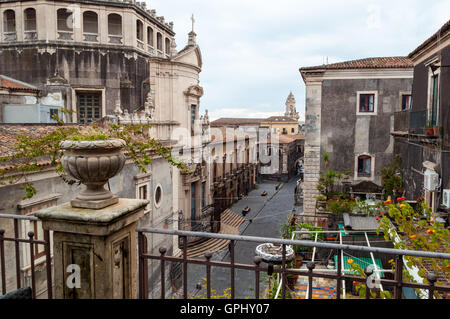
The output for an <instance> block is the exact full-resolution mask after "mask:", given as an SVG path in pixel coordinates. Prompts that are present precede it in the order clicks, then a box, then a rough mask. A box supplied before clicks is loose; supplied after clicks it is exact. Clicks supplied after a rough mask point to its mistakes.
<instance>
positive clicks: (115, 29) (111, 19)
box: [108, 13, 122, 35]
mask: <svg viewBox="0 0 450 319" xmlns="http://www.w3.org/2000/svg"><path fill="white" fill-rule="evenodd" d="M108 34H109V35H122V17H121V16H120V15H118V14H116V13H111V14H110V15H108Z"/></svg>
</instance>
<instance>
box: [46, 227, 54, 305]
mask: <svg viewBox="0 0 450 319" xmlns="http://www.w3.org/2000/svg"><path fill="white" fill-rule="evenodd" d="M44 241H45V262H46V265H45V267H46V270H47V297H48V299H53V280H52V257H51V255H50V232H49V231H48V230H44Z"/></svg>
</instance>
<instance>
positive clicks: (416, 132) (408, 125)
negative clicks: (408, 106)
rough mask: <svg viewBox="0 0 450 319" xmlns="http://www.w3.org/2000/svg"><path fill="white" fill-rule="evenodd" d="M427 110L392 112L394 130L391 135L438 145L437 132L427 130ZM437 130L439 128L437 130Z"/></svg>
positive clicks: (439, 140) (439, 139) (438, 136)
mask: <svg viewBox="0 0 450 319" xmlns="http://www.w3.org/2000/svg"><path fill="white" fill-rule="evenodd" d="M427 113H428V111H427V110H421V111H411V110H406V111H400V112H395V113H394V131H393V132H392V135H394V136H397V137H403V138H407V139H408V140H410V141H413V142H416V143H421V144H433V145H439V144H440V143H441V138H440V135H439V132H433V133H432V134H430V133H431V132H427V128H426V127H427V118H428V114H427ZM437 131H439V130H437Z"/></svg>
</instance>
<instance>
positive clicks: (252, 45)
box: [147, 0, 450, 120]
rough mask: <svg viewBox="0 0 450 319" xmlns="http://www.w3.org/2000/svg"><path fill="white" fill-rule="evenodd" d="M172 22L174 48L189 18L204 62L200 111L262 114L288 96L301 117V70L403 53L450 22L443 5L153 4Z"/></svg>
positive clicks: (280, 109) (277, 108) (414, 0)
mask: <svg viewBox="0 0 450 319" xmlns="http://www.w3.org/2000/svg"><path fill="white" fill-rule="evenodd" d="M147 7H150V8H151V9H156V13H157V14H158V15H162V16H164V17H165V20H166V21H173V22H174V24H175V25H174V29H175V32H176V33H177V35H176V43H177V45H178V47H177V49H178V50H181V49H182V48H183V47H184V46H185V45H186V43H187V34H188V33H189V32H190V31H191V19H190V18H191V14H194V17H195V21H196V22H195V32H196V33H197V43H198V44H199V46H200V49H201V52H202V57H203V70H202V73H201V74H200V85H201V86H202V87H203V88H204V91H205V93H204V96H203V97H202V99H201V113H204V110H205V109H208V111H209V114H210V118H211V119H216V118H220V117H267V116H272V115H279V114H282V113H284V111H285V104H284V103H285V101H286V97H287V96H288V94H289V92H290V91H292V92H293V93H294V95H295V98H296V100H297V111H299V112H300V114H301V120H303V119H304V105H305V86H304V83H303V81H302V79H301V76H300V73H299V71H298V69H299V68H300V67H303V66H312V65H321V64H323V63H324V62H325V61H326V57H328V63H335V62H341V61H346V60H353V59H359V58H366V57H380V56H405V55H408V54H409V53H410V52H411V51H412V50H414V49H415V48H416V47H417V46H419V45H420V44H421V43H422V42H423V41H425V40H426V39H427V38H428V37H430V36H431V35H432V34H433V33H435V32H436V31H437V30H438V29H439V28H440V27H441V26H442V25H443V24H444V23H445V22H446V21H448V20H449V19H450V1H449V0H434V1H433V0H427V1H424V0H406V1H403V0H366V1H361V0H345V1H344V0H277V1H269V0H151V1H147Z"/></svg>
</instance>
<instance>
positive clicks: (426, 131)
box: [425, 127, 434, 136]
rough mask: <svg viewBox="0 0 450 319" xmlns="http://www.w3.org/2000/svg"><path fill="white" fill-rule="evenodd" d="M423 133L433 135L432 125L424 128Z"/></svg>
mask: <svg viewBox="0 0 450 319" xmlns="http://www.w3.org/2000/svg"><path fill="white" fill-rule="evenodd" d="M425 135H426V136H433V135H434V131H433V128H432V127H427V128H425Z"/></svg>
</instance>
